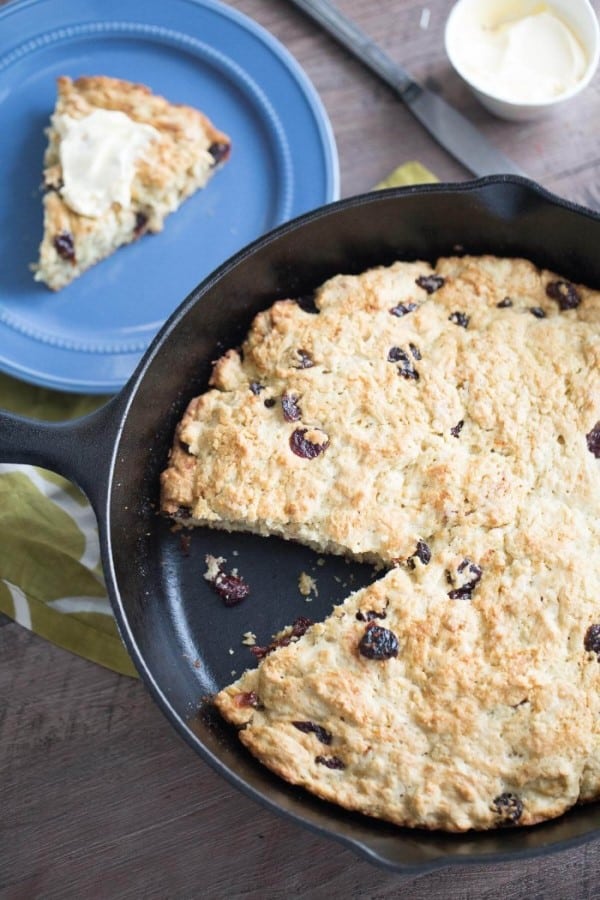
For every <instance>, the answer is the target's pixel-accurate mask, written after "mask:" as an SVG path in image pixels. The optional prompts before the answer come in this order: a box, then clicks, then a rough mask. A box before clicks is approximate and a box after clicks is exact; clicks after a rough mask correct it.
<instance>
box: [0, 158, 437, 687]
mask: <svg viewBox="0 0 600 900" xmlns="http://www.w3.org/2000/svg"><path fill="white" fill-rule="evenodd" d="M434 181H437V178H436V177H435V175H433V174H432V173H431V172H430V171H429V170H428V169H426V168H425V167H424V166H422V165H421V164H420V163H418V162H407V163H405V164H404V165H402V166H399V167H398V168H397V169H395V170H394V171H393V172H392V173H391V174H390V175H388V176H387V178H385V179H383V180H382V181H380V182H379V184H377V185H376V186H375V187H376V189H380V188H387V187H399V186H408V185H413V184H425V183H429V182H434ZM84 277H85V276H84ZM107 399H108V397H98V396H95V397H85V396H81V395H77V394H66V393H58V392H55V391H51V390H48V389H46V388H41V387H35V386H33V385H30V384H25V383H24V382H21V381H17V380H16V379H14V378H10V377H9V376H7V375H2V374H0V407H1V408H3V409H6V410H9V411H10V412H14V413H18V414H20V415H24V416H29V417H31V418H34V419H45V420H48V421H61V420H66V419H72V418H75V417H77V416H83V415H85V414H87V413H90V412H92V411H93V410H94V409H97V408H98V407H99V406H101V405H102V404H103V403H105V402H106V401H107ZM0 612H2V613H4V614H5V615H7V616H9V617H10V618H12V619H14V621H15V622H18V623H19V625H22V626H23V627H24V628H28V629H30V630H31V631H33V632H35V633H36V634H38V635H40V637H43V638H45V639H47V640H49V641H52V642H53V643H54V644H57V645H58V646H60V647H63V648H65V649H66V650H70V651H72V652H73V653H77V654H78V655H79V656H83V657H85V658H86V659H89V660H92V661H93V662H96V663H99V664H100V665H103V666H106V667H107V668H109V669H113V670H114V671H116V672H120V673H121V674H123V675H130V676H133V677H135V676H136V671H135V668H134V666H133V663H132V662H131V660H130V658H129V656H128V654H127V651H126V650H125V647H124V645H123V643H122V642H121V638H120V636H119V632H118V630H117V626H116V623H115V620H114V617H113V614H112V610H111V606H110V602H109V600H108V597H107V595H106V588H105V585H104V579H103V576H102V568H101V564H100V547H99V542H98V533H97V529H96V520H95V516H94V513H93V511H92V508H91V506H90V505H89V503H88V501H87V499H86V498H85V496H84V495H83V494H82V493H81V491H79V490H78V488H76V487H75V486H74V485H72V484H71V483H70V482H68V481H66V480H65V479H64V478H61V477H60V476H58V475H55V474H54V473H52V472H48V471H46V470H45V469H40V468H37V467H33V466H25V465H16V464H12V463H9V464H0Z"/></svg>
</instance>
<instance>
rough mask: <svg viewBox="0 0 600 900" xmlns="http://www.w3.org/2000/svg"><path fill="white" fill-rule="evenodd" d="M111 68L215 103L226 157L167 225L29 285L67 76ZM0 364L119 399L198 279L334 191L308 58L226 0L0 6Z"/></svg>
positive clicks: (49, 383)
mask: <svg viewBox="0 0 600 900" xmlns="http://www.w3.org/2000/svg"><path fill="white" fill-rule="evenodd" d="M62 74H64V75H70V76H71V77H77V76H79V75H110V76H113V77H116V78H125V79H128V80H130V81H137V82H141V83H143V84H147V85H148V86H149V87H150V88H152V90H153V91H155V92H156V93H158V94H162V95H163V96H165V97H167V98H168V99H169V100H171V101H173V102H177V103H186V104H189V105H191V106H196V107H198V108H199V109H201V110H203V111H204V112H205V113H206V114H207V115H208V116H209V117H210V118H211V119H212V120H213V121H214V123H215V125H216V126H217V127H218V128H221V129H222V130H223V131H225V132H226V133H227V134H229V135H230V137H231V138H232V142H233V148H232V154H231V157H230V160H229V162H228V163H227V164H226V165H225V166H224V168H223V169H221V170H219V171H218V172H217V173H216V174H215V176H214V177H213V179H212V180H211V181H210V182H209V184H208V186H207V187H206V188H205V189H204V190H201V191H198V192H197V193H196V194H195V195H194V196H193V197H191V198H190V199H189V200H187V201H185V203H184V204H183V206H182V207H181V208H180V209H179V210H178V211H177V212H176V213H174V214H173V215H172V216H170V217H169V218H168V219H167V222H166V224H165V229H164V231H163V232H162V233H161V234H159V235H148V236H145V237H143V238H141V239H140V240H139V241H137V242H136V243H135V244H131V245H129V246H127V247H123V248H121V249H120V250H118V251H117V252H116V253H115V254H114V255H113V256H111V257H110V258H109V259H106V260H104V261H103V262H101V263H99V264H98V265H97V266H95V267H94V268H93V269H91V270H89V271H88V272H86V273H85V274H84V275H82V276H81V278H79V279H77V280H76V281H75V282H73V284H71V285H69V286H68V287H66V288H64V289H63V290H61V291H59V292H58V293H53V292H51V291H49V290H48V288H47V287H45V285H42V284H38V283H36V282H34V281H33V278H32V273H31V271H30V264H31V263H32V262H34V261H35V260H36V259H37V252H38V246H39V242H40V240H41V234H42V204H41V196H42V195H41V190H40V183H41V176H42V167H43V156H44V149H45V145H46V139H45V135H44V128H45V127H46V126H47V124H48V119H49V116H50V113H51V112H52V109H53V107H54V102H55V97H56V87H55V82H56V77H57V76H58V75H62ZM0 121H1V122H2V137H1V138H0V171H2V173H3V177H2V180H1V181H0V370H2V371H4V372H7V373H9V374H12V375H16V376H17V377H19V378H22V379H23V380H25V381H30V382H33V383H35V384H40V385H43V386H45V387H53V388H57V389H59V390H65V391H75V392H81V393H110V392H113V391H116V390H118V389H119V388H120V387H121V386H122V385H123V384H124V383H125V381H126V380H127V378H128V377H129V375H130V374H131V372H132V371H133V369H134V368H135V365H136V364H137V362H138V360H139V358H140V356H141V355H142V353H143V352H144V350H145V349H146V347H147V346H148V344H149V342H150V341H151V339H152V337H153V336H154V335H155V333H156V331H157V330H158V329H159V327H160V326H161V324H162V323H163V321H164V320H165V318H167V316H168V315H169V314H170V313H171V312H172V311H173V309H175V307H176V306H177V305H178V304H179V303H180V302H181V301H182V300H183V299H184V298H185V297H186V295H187V294H188V293H189V292H190V291H191V290H192V289H193V288H194V287H195V285H196V284H198V282H200V281H201V280H202V279H203V278H205V277H206V276H207V275H208V274H209V273H210V272H211V271H212V270H213V269H214V268H216V266H217V265H219V264H220V263H222V262H223V261H224V260H225V259H227V258H228V257H229V256H231V255H232V254H233V253H234V252H236V251H237V250H239V249H240V248H241V247H242V246H244V245H245V244H247V243H249V242H250V241H252V240H253V239H254V238H256V237H258V236H259V235H261V234H263V233H264V232H265V231H268V230H270V229H271V228H274V227H275V226H276V225H278V224H280V223H281V222H283V221H285V220H287V219H290V218H293V217H295V216H297V215H299V214H301V213H303V212H306V211H307V210H310V209H313V208H315V207H317V206H321V205H322V204H324V203H327V202H329V201H331V200H335V199H337V196H338V185H339V176H338V166H337V153H336V148H335V142H334V139H333V135H332V131H331V126H330V124H329V121H328V119H327V115H326V113H325V111H324V109H323V106H322V104H321V102H320V100H319V98H318V96H317V94H316V92H315V90H314V88H313V87H312V85H311V84H310V82H309V80H308V79H307V77H306V75H305V74H304V72H303V71H302V69H301V68H300V67H299V65H298V63H297V62H296V61H295V60H294V59H293V57H292V56H291V55H290V54H289V53H288V52H287V50H285V49H284V48H283V47H282V46H281V44H280V43H279V42H278V41H277V40H275V38H273V37H272V35H270V34H269V33H268V32H267V31H265V30H264V29H263V28H261V27H260V26H258V25H257V24H256V23H254V22H253V21H252V20H250V19H248V18H247V17H246V16H243V15H242V14H241V13H239V12H237V11H235V10H233V9H231V8H230V7H228V6H225V5H223V4H220V3H218V2H216V0H145V2H143V3H141V2H139V0H60V2H57V0H26V2H14V3H9V4H8V6H6V7H4V8H3V9H2V10H1V11H0Z"/></svg>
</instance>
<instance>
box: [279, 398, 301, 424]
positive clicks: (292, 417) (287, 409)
mask: <svg viewBox="0 0 600 900" xmlns="http://www.w3.org/2000/svg"><path fill="white" fill-rule="evenodd" d="M281 408H282V410H283V418H284V419H285V421H286V422H297V421H298V419H300V418H301V416H302V410H301V409H300V407H299V406H298V397H297V396H296V394H288V392H287V391H286V392H285V393H284V394H283V396H282V398H281Z"/></svg>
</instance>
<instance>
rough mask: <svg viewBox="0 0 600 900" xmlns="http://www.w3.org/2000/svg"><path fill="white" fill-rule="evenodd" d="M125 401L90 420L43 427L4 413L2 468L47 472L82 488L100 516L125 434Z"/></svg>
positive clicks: (1, 418)
mask: <svg viewBox="0 0 600 900" xmlns="http://www.w3.org/2000/svg"><path fill="white" fill-rule="evenodd" d="M122 405H123V404H122V399H121V397H120V395H117V396H116V397H113V398H112V399H111V400H110V401H109V402H108V403H107V404H106V405H105V406H102V407H101V408H100V409H98V410H96V411H95V412H93V413H91V414H90V415H87V416H82V417H80V418H79V419H73V420H72V421H68V422H42V421H39V420H37V419H27V418H24V417H23V416H16V415H13V414H12V413H8V412H5V411H4V410H0V463H8V462H12V463H24V464H28V465H33V466H42V467H43V468H44V469H50V470H52V471H53V472H57V473H58V474H59V475H64V477H65V478H68V479H69V481H73V482H74V483H75V484H77V485H78V486H79V487H80V488H81V489H82V490H83V491H84V493H85V494H86V495H87V497H88V499H89V500H90V502H91V503H92V506H93V507H94V509H95V510H96V512H97V511H98V509H99V508H100V506H101V505H103V503H104V501H105V500H106V497H107V494H108V478H109V472H110V465H111V459H112V453H113V448H114V444H115V441H116V437H117V432H118V429H119V423H120V420H121V417H120V408H121V406H122Z"/></svg>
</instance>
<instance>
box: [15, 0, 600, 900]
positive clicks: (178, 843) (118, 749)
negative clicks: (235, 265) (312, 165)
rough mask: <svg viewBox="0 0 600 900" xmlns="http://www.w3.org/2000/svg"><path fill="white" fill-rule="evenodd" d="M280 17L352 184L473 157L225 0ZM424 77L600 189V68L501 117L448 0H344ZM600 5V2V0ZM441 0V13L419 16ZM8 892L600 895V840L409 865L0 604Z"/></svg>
mask: <svg viewBox="0 0 600 900" xmlns="http://www.w3.org/2000/svg"><path fill="white" fill-rule="evenodd" d="M231 5H232V6H235V7H237V8H238V9H240V10H242V11H243V12H245V13H247V14H248V15H250V16H251V17H253V18H254V19H256V21H258V22H259V23H261V24H262V25H264V26H265V27H267V28H268V29H269V30H270V31H272V32H273V34H275V35H276V36H277V37H278V38H279V39H280V40H281V41H282V42H283V43H284V44H285V45H286V46H287V47H288V48H289V49H290V50H291V51H292V52H293V54H294V55H295V56H296V58H297V59H298V60H299V62H300V63H301V64H302V66H303V67H304V68H305V70H306V72H307V73H308V75H309V77H310V78H311V79H312V81H313V83H314V85H315V86H316V88H317V90H318V91H319V93H320V95H321V97H322V99H323V102H324V104H325V107H326V109H327V111H328V113H329V116H330V118H331V121H332V125H333V129H334V133H335V136H336V140H337V144H338V150H339V155H340V167H341V179H342V196H348V195H351V194H354V193H358V192H363V191H366V190H368V189H369V188H370V187H371V186H372V185H373V184H375V183H376V182H377V181H378V180H380V179H381V178H382V177H384V176H385V175H387V173H388V172H389V171H390V170H391V169H393V168H394V167H395V166H396V165H398V164H399V163H401V162H404V161H406V160H410V159H418V160H420V161H421V162H423V163H424V164H425V165H427V166H428V167H429V168H430V169H432V170H433V171H434V172H436V173H437V175H438V176H439V177H440V178H441V179H442V180H463V179H465V178H467V177H468V174H467V173H466V172H465V171H463V170H462V169H461V167H460V166H459V165H458V164H456V163H455V162H453V161H452V160H451V159H450V158H449V157H448V156H447V155H446V154H445V153H444V152H443V151H442V150H441V149H440V148H439V147H437V146H436V145H435V144H434V142H433V141H432V140H431V138H430V137H429V136H428V135H427V134H426V133H425V132H424V131H423V129H422V128H421V127H420V126H419V125H418V124H417V123H416V122H415V121H414V120H413V119H412V117H411V115H410V114H409V113H408V111H407V110H406V109H404V107H402V106H401V105H400V104H399V103H398V102H397V101H396V100H395V99H394V97H393V96H392V95H391V93H390V92H389V90H388V89H387V88H386V87H385V86H383V85H381V84H380V83H379V82H378V81H377V80H376V79H375V78H374V77H372V76H371V75H370V74H369V73H367V72H365V71H364V70H363V69H362V68H361V66H360V65H359V64H358V63H355V62H354V61H353V60H351V59H350V58H349V57H348V55H347V54H346V53H345V52H344V51H343V50H341V49H340V48H338V47H337V46H336V45H335V44H333V43H332V42H331V40H330V39H329V38H327V37H326V36H324V35H322V34H320V33H319V32H318V31H317V29H316V28H315V27H314V26H313V25H312V24H311V23H310V22H308V21H307V20H306V19H305V18H304V17H303V16H302V15H301V14H300V13H298V12H296V11H295V10H294V9H292V8H291V7H290V6H289V5H288V4H287V3H286V2H285V0H236V2H233V3H231ZM339 6H340V7H341V8H342V9H344V10H345V11H346V12H347V13H349V14H350V15H352V16H353V17H354V18H355V20H356V21H357V22H358V23H360V24H361V25H362V26H363V27H364V28H365V29H366V30H368V31H369V32H370V34H371V35H372V36H373V37H374V38H375V39H376V40H377V41H379V43H380V44H381V45H382V46H384V47H385V48H386V49H387V50H388V51H389V52H390V53H391V54H392V55H394V56H395V57H396V58H397V59H398V60H399V61H400V62H402V63H403V64H404V65H405V66H406V67H407V68H408V69H409V70H411V71H412V72H413V73H414V74H415V75H416V76H417V77H418V78H420V79H421V80H422V81H425V82H428V83H430V84H431V85H433V86H435V87H437V88H438V89H440V90H441V91H442V92H443V94H444V96H445V97H446V98H447V99H449V100H451V101H452V102H453V103H454V104H455V105H456V106H457V107H459V108H460V109H461V110H463V111H464V112H466V113H467V114H468V115H469V116H470V118H471V119H472V120H473V121H474V122H475V123H476V124H477V125H478V126H479V128H480V129H481V130H482V131H483V132H484V133H485V134H486V135H487V136H488V137H489V138H490V140H492V141H493V142H494V143H495V144H496V145H497V146H498V147H500V148H501V149H502V150H503V151H504V153H506V154H507V155H509V156H511V157H512V158H513V159H514V160H515V161H516V162H517V163H519V165H520V166H521V167H522V168H523V169H524V170H525V171H527V172H528V173H529V174H530V175H531V176H532V177H533V178H534V179H536V180H537V181H539V182H540V183H542V184H543V185H544V186H546V187H548V188H550V189H552V190H554V191H556V192H557V193H559V194H561V195H562V196H565V197H568V198H570V199H573V200H578V201H580V202H583V203H587V204H589V205H597V206H599V207H600V167H599V165H598V163H599V161H600V160H599V156H600V152H599V150H598V140H597V135H598V120H599V117H598V112H599V92H600V82H599V80H598V79H596V80H595V81H594V82H593V84H592V86H591V87H590V88H589V89H588V90H587V91H586V92H585V93H584V95H583V96H582V97H581V98H580V99H579V100H578V101H577V102H575V103H573V104H572V106H570V107H569V108H567V109H565V110H564V111H563V112H561V113H560V114H558V115H555V116H554V117H552V118H550V119H548V120H544V121H541V122H536V123H526V124H520V125H515V124H509V123H504V122H501V121H499V120H496V119H493V118H492V117H491V116H490V115H489V114H488V113H486V112H485V111H484V110H483V109H481V108H480V107H479V106H478V105H477V104H476V102H475V101H474V100H473V99H472V98H471V97H470V96H469V95H468V94H467V92H466V91H465V89H464V88H463V87H462V86H461V84H460V83H459V82H458V79H457V78H456V77H455V76H454V75H453V74H452V73H451V72H450V71H449V69H448V64H447V62H446V60H445V58H444V53H443V46H442V30H443V22H444V18H445V16H446V14H447V11H448V9H449V6H450V4H449V3H448V2H442V0H428V2H427V0H423V2H410V0H407V2H398V0H380V2H378V3H373V2H372V0H339ZM594 6H595V8H596V10H597V9H598V5H597V3H594ZM425 8H427V9H429V12H430V16H429V27H428V28H427V29H424V28H422V27H421V25H420V22H421V19H422V15H423V10H424V9H425ZM0 698H1V699H0V897H1V898H2V900H5V898H8V900H21V898H22V900H30V898H44V900H51V898H56V900H64V898H71V897H73V898H94V900H95V898H123V900H126V898H230V897H232V898H234V897H243V898H287V897H294V896H297V897H305V898H321V897H322V898H337V897H340V898H371V900H376V898H391V897H402V898H405V900H425V898H427V900H453V898H461V900H462V898H464V900H467V898H503V900H517V898H519V900H525V898H527V900H564V898H575V900H582V898H597V897H599V896H600V888H599V887H598V880H599V877H600V842H595V843H590V844H587V845H586V846H584V847H581V848H579V849H574V850H569V851H565V852H561V853H558V854H555V855H553V856H551V857H544V858H542V859H537V860H530V861H527V862H519V863H515V864H503V865H481V866H475V867H472V868H468V869H464V870H460V871H457V870H453V869H449V870H445V871H441V872H437V873H433V874H428V875H424V876H422V877H420V878H418V879H405V878H402V877H399V876H397V875H395V874H390V873H389V872H388V871H385V870H382V869H379V868H376V867H374V866H373V865H371V864H370V863H368V862H366V861H364V860H363V859H360V858H358V857H356V856H354V855H353V854H352V853H351V852H349V851H348V850H346V849H345V848H343V847H341V846H339V845H337V844H335V843H332V842H329V841H327V840H324V839H322V838H320V837H316V836H314V835H313V834H311V833H308V832H306V831H304V830H302V829H299V828H298V827H297V826H296V825H294V824H291V823H289V822H288V821H286V820H283V819H280V818H279V817H276V816H274V815H273V814H271V813H270V812H267V811H265V810H263V809H262V808H261V807H259V806H257V805H256V804H255V803H254V802H252V801H250V800H248V799H247V798H246V797H244V796H242V795H240V794H238V793H237V792H235V791H234V790H233V789H232V788H230V787H229V785H228V784H226V783H224V782H223V781H222V780H221V779H220V778H219V777H217V776H216V775H215V774H214V773H213V772H212V771H211V770H210V769H209V768H208V767H207V766H206V765H205V764H204V763H203V762H202V761H201V760H199V759H198V758H197V757H196V756H195V755H194V754H193V753H192V751H191V750H189V749H188V748H187V746H186V745H184V744H183V742H182V741H181V740H180V739H179V737H178V736H177V735H176V734H175V733H174V732H173V731H172V730H171V728H170V727H169V726H168V724H167V723H166V721H165V720H164V718H163V717H162V715H161V714H160V713H159V711H158V710H157V709H156V707H155V706H154V704H153V703H152V701H151V700H150V698H149V697H148V695H147V694H146V692H145V690H144V688H143V687H142V685H141V684H139V683H138V682H136V681H134V680H132V679H127V678H124V677H120V676H118V675H115V674H113V673H111V672H109V671H106V670H104V669H102V668H99V667H97V666H95V665H93V664H91V663H89V662H86V661H85V660H82V659H79V658H77V657H75V656H72V655H71V654H69V653H66V652H64V651H61V650H59V649H57V648H56V647H53V646H51V645H49V644H48V643H45V642H44V641H42V640H40V639H39V638H37V637H35V636H34V635H32V634H30V633H29V632H27V631H25V630H23V629H22V628H20V627H19V626H18V625H15V624H13V623H12V622H10V620H8V619H6V618H4V617H1V616H0Z"/></svg>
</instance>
